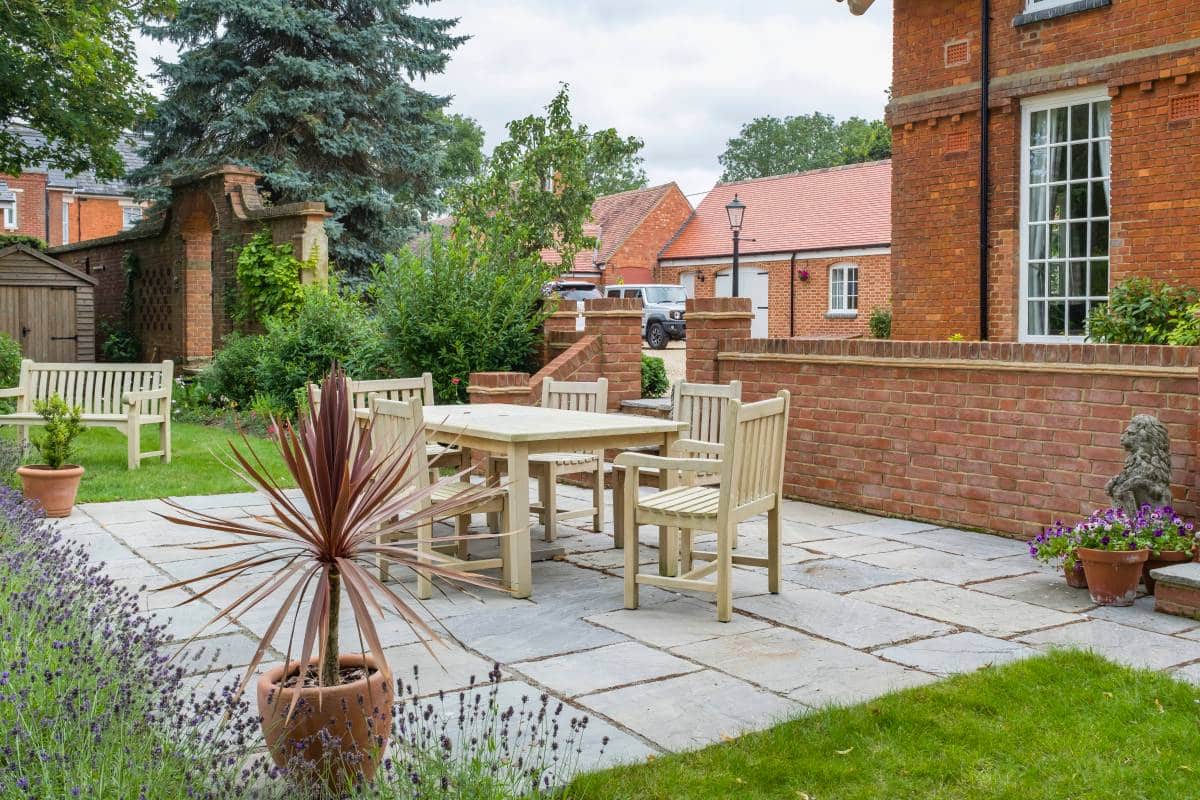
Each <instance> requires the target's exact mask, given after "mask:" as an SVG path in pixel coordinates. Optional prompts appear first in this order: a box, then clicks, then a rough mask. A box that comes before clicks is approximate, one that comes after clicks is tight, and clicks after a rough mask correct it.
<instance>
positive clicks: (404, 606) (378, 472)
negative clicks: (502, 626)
mask: <svg viewBox="0 0 1200 800" xmlns="http://www.w3.org/2000/svg"><path fill="white" fill-rule="evenodd" d="M320 398H321V399H320V402H319V403H314V402H312V400H313V397H312V396H311V395H310V398H309V401H310V407H311V408H314V409H315V410H314V412H313V413H312V414H309V415H307V416H305V417H304V418H302V419H301V420H299V421H298V422H297V423H296V424H295V425H293V424H292V423H290V422H284V423H283V424H282V425H279V424H278V423H275V422H274V421H273V424H275V425H276V429H277V431H278V434H277V437H276V441H277V443H278V447H279V451H280V453H281V454H282V455H283V460H284V462H285V463H286V465H287V468H288V472H290V473H291V476H292V478H293V479H294V480H295V481H296V485H297V486H299V489H300V493H301V495H303V497H304V500H305V501H306V502H307V506H308V509H309V511H305V510H304V509H303V508H302V507H301V506H300V505H299V504H297V502H296V501H294V500H293V499H292V498H291V497H290V496H289V495H288V493H287V492H286V491H285V490H284V488H283V487H282V486H280V485H279V483H278V482H277V481H275V480H274V479H272V478H271V477H270V473H269V471H268V470H267V469H266V468H265V466H264V465H263V463H262V461H260V460H259V459H258V457H257V456H256V455H255V454H254V453H253V450H252V449H250V447H249V442H248V441H246V440H245V437H244V436H243V441H244V442H245V444H246V446H247V449H248V450H249V453H250V455H249V456H247V455H246V454H244V453H243V452H241V451H240V450H239V449H238V448H237V447H236V446H234V445H233V444H232V443H230V450H231V451H232V453H233V458H234V460H235V461H236V462H237V466H238V467H240V472H241V474H242V475H243V477H244V478H245V479H246V480H247V481H248V482H249V483H250V484H251V485H252V486H254V487H255V488H256V489H258V490H259V491H260V492H262V493H263V494H265V495H266V497H267V499H268V501H269V503H270V506H271V509H272V512H273V513H272V514H268V515H260V516H253V517H250V518H248V519H245V520H241V519H235V520H229V519H223V518H221V517H216V516H213V515H211V514H207V513H204V512H202V511H194V510H191V509H187V508H185V507H183V506H181V505H179V504H177V503H170V501H168V502H169V503H170V504H171V505H172V506H173V507H174V508H175V509H177V510H178V511H179V512H181V514H180V516H174V515H166V514H164V515H160V516H162V517H163V518H164V519H166V520H168V521H169V522H174V523H177V524H180V525H188V526H191V527H195V528H204V529H206V530H213V531H224V532H226V533H231V534H235V535H237V536H240V537H244V538H245V541H237V542H229V543H220V544H210V545H198V546H197V548H196V549H203V550H220V549H227V548H235V547H252V546H255V545H263V544H266V545H269V546H271V547H270V550H269V551H268V552H267V553H266V554H262V553H256V554H255V555H252V556H249V557H247V558H244V559H241V560H238V561H236V562H234V563H231V564H228V565H226V566H223V567H219V568H217V569H213V570H211V571H209V572H207V573H205V574H204V575H200V576H198V577H195V578H189V579H187V580H182V581H179V582H177V583H173V584H170V585H169V586H164V587H162V590H167V589H172V588H177V587H181V586H188V585H192V584H197V583H203V582H206V581H216V582H215V583H213V585H211V586H208V587H207V588H205V589H203V590H200V591H198V592H197V593H196V595H195V596H194V597H192V598H190V599H189V600H188V601H185V602H191V601H192V600H198V599H200V598H201V597H204V596H205V595H207V594H209V593H210V592H212V591H213V590H215V589H217V588H219V587H221V586H224V585H225V584H227V583H229V582H230V581H232V580H234V579H236V578H238V577H240V576H243V575H246V574H248V573H249V572H250V571H251V570H258V569H259V568H261V567H264V566H267V565H275V566H277V569H275V570H274V571H273V572H270V573H269V574H266V575H265V576H264V577H263V578H262V580H260V581H258V582H257V583H256V584H255V585H254V586H253V587H252V588H251V589H249V590H248V591H246V592H245V593H243V594H242V595H241V596H240V597H238V598H237V599H236V600H235V601H234V602H232V603H230V604H229V605H228V606H226V607H225V608H223V609H221V610H220V611H219V612H218V613H217V615H216V616H215V617H214V618H213V619H212V621H210V622H209V623H208V625H206V626H205V628H207V627H208V626H210V625H212V624H213V623H215V622H217V621H218V620H220V619H222V618H224V617H227V616H228V617H233V616H236V615H238V614H242V613H245V612H246V611H247V610H249V609H252V608H257V607H259V606H261V605H263V604H264V603H269V602H271V601H272V598H275V597H279V596H282V597H283V600H282V602H279V610H278V612H277V613H276V614H275V616H274V618H273V619H272V620H271V623H270V625H268V626H267V629H266V631H265V632H264V634H263V637H262V640H261V641H260V642H259V645H258V648H257V650H256V651H255V654H254V658H253V659H252V660H251V662H250V665H249V666H248V667H247V668H246V675H245V677H244V678H243V679H242V683H241V687H240V689H239V691H241V690H244V689H245V687H246V684H247V683H248V682H249V681H250V678H251V676H252V675H253V674H254V670H255V669H256V668H257V667H258V665H259V664H260V663H261V662H262V660H263V657H264V655H265V653H266V650H267V648H268V646H269V645H270V643H271V642H272V640H273V639H274V638H275V635H276V634H277V633H278V632H279V630H280V628H282V627H283V626H284V624H285V622H286V621H287V619H288V617H289V615H293V621H292V625H291V630H290V633H289V637H288V650H287V662H286V663H289V664H290V663H292V660H293V654H292V646H293V644H294V643H295V638H296V636H295V634H296V630H297V623H298V622H299V617H300V609H301V606H302V605H303V603H304V602H305V600H306V599H308V598H309V597H311V598H312V604H311V606H310V608H309V611H308V614H307V619H306V622H305V624H304V626H303V640H302V642H303V643H302V645H301V647H300V651H299V653H298V654H297V656H296V657H297V658H298V659H299V662H300V664H301V665H305V664H309V663H310V662H311V655H312V653H313V649H314V647H315V648H316V663H317V664H318V665H319V669H318V670H317V673H318V674H317V681H318V683H317V685H318V686H334V685H336V684H338V683H339V682H340V678H341V676H340V671H339V667H338V617H339V614H340V611H341V598H342V594H343V593H344V594H345V596H346V599H348V600H349V601H350V606H351V608H352V609H353V612H354V622H355V626H356V628H357V632H358V635H359V641H360V642H365V643H366V646H367V648H368V650H369V652H370V653H371V654H372V655H374V656H375V661H376V664H377V665H378V666H379V668H380V669H381V670H383V672H384V674H385V675H386V676H387V679H388V680H389V681H390V680H391V679H392V676H391V670H390V669H389V668H388V665H387V661H386V660H385V659H384V656H383V646H382V645H381V644H380V640H379V635H378V632H377V631H376V629H375V623H374V620H373V619H372V614H374V615H376V616H379V617H382V616H383V613H384V611H383V609H384V607H385V606H389V605H390V606H391V608H392V609H394V610H395V611H396V613H397V614H399V615H400V617H401V618H402V619H404V621H405V622H406V623H408V625H409V626H411V627H412V628H413V629H414V630H415V631H417V633H418V634H422V635H423V636H424V637H425V638H426V639H436V638H437V635H436V634H435V633H434V631H433V630H432V629H431V628H430V627H429V626H428V625H427V624H426V623H425V622H424V621H423V620H422V619H421V618H420V617H419V616H418V615H417V614H416V612H415V611H414V610H413V608H412V607H411V606H410V605H409V604H408V603H407V602H405V600H404V599H403V598H401V597H400V596H399V595H398V594H396V592H395V591H394V590H393V589H392V588H391V587H389V586H388V585H387V584H385V583H384V582H383V581H382V580H380V579H379V578H378V577H377V574H376V573H375V571H374V570H373V569H372V567H373V566H374V565H375V564H376V561H377V559H379V558H383V559H386V560H388V561H390V562H391V563H393V564H395V565H398V566H407V567H410V568H412V569H420V570H421V571H424V572H426V573H427V574H429V576H430V577H431V578H437V577H440V578H444V579H448V580H451V581H455V582H459V583H466V584H473V585H475V586H480V587H483V588H488V589H500V588H501V587H500V585H499V584H498V583H497V582H496V581H495V580H492V579H489V578H486V577H481V576H477V575H473V574H471V573H469V572H464V571H462V570H457V569H454V568H453V567H448V566H445V565H444V564H442V563H439V561H438V557H437V556H436V555H435V556H428V555H427V556H425V557H424V558H422V557H421V555H419V554H418V553H417V551H416V550H415V549H414V548H413V547H412V542H411V539H410V540H409V541H408V542H403V541H401V542H396V541H388V538H389V536H390V535H393V534H398V533H402V532H407V531H415V530H417V528H418V527H419V526H421V525H424V524H431V523H432V522H433V521H434V520H437V519H443V518H445V517H447V516H450V515H451V514H452V513H453V512H455V511H456V510H460V509H462V508H463V507H464V506H468V505H471V504H474V503H475V502H477V501H479V500H483V499H487V498H489V497H492V496H494V495H495V494H496V493H497V492H499V491H500V489H498V488H496V487H494V486H483V485H476V486H473V487H472V488H470V489H465V490H463V491H462V492H460V493H458V494H456V495H455V496H454V497H451V498H449V499H446V500H442V501H440V502H433V501H432V496H433V491H434V489H435V488H436V486H437V484H434V485H432V486H428V487H426V488H424V489H421V488H418V486H417V480H416V478H417V474H418V473H417V470H418V469H420V468H423V467H424V463H423V461H422V460H418V461H417V462H414V458H416V457H417V456H418V455H420V456H423V455H424V453H423V452H422V453H420V454H418V453H417V451H416V442H417V439H416V438H415V437H414V438H413V439H412V440H410V441H408V442H401V443H400V444H398V445H396V446H395V447H394V448H392V449H389V450H383V451H381V450H379V449H373V448H372V447H371V423H370V422H368V423H367V424H366V426H365V427H362V428H359V425H358V421H357V420H356V419H355V413H354V407H353V403H352V398H351V396H350V392H349V390H348V388H347V384H346V376H345V374H344V373H343V372H342V370H341V369H340V368H339V367H337V366H336V365H335V366H334V367H333V368H332V370H331V371H330V373H329V375H328V376H327V377H326V378H325V380H324V382H323V384H322V386H321V389H320ZM461 477H462V474H460V475H456V476H454V477H452V478H447V479H445V480H447V481H452V480H456V479H459V478H461ZM456 538H457V537H456ZM462 538H473V537H462ZM381 601H382V603H381ZM202 632H203V629H202V630H201V631H200V632H198V633H197V636H198V635H199V634H200V633H202ZM301 669H302V674H301V676H300V684H299V685H301V686H303V684H304V674H303V669H304V668H303V667H302V668H301ZM295 696H296V699H299V697H300V693H299V692H297V693H296V695H295ZM293 708H294V703H293Z"/></svg>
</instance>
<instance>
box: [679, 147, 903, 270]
mask: <svg viewBox="0 0 1200 800" xmlns="http://www.w3.org/2000/svg"><path fill="white" fill-rule="evenodd" d="M734 193H736V194H737V196H738V198H739V199H740V200H741V201H742V202H743V203H745V204H746V215H745V218H744V220H743V223H742V244H741V252H742V253H743V254H746V255H750V254H753V253H788V252H793V251H797V250H831V249H840V248H847V247H878V246H885V245H889V244H891V241H892V162H891V161H873V162H868V163H866V164H851V165H848V166H844V167H831V168H829V169H819V170H813V171H811V172H796V173H792V174H790V175H776V176H772V177H769V178H755V179H754V180H748V181H737V182H734V183H719V184H717V185H716V186H715V187H713V190H712V191H711V192H709V193H708V195H707V196H706V197H705V198H704V200H703V201H702V202H701V203H700V206H699V207H698V208H697V209H696V213H695V214H694V215H693V216H692V219H691V220H690V221H689V222H688V223H687V225H685V226H684V228H683V230H681V231H680V232H679V233H678V234H677V235H676V236H675V238H674V239H673V240H671V241H670V242H668V243H667V246H666V247H664V248H663V251H662V253H661V254H660V256H659V257H660V258H662V259H674V258H707V257H713V256H727V255H730V254H731V253H732V251H733V242H732V234H731V232H730V230H729V217H728V216H727V214H726V212H725V205H726V204H727V203H728V202H729V201H730V200H732V199H733V195H734ZM748 239H753V240H754V241H747V240H748Z"/></svg>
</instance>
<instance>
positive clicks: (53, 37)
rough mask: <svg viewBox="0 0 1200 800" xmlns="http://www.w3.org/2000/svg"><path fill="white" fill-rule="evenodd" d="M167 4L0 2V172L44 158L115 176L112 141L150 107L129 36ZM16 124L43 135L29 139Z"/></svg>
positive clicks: (118, 170) (70, 168)
mask: <svg viewBox="0 0 1200 800" xmlns="http://www.w3.org/2000/svg"><path fill="white" fill-rule="evenodd" d="M168 9H169V0H59V1H58V2H48V0H7V2H5V3H3V4H0V28H2V29H3V31H4V36H3V37H2V38H0V173H8V174H13V175H15V174H19V173H21V172H24V171H25V170H26V169H28V168H29V167H32V166H34V165H36V164H38V163H41V162H47V163H49V164H50V165H51V166H53V167H58V168H60V169H64V170H66V171H67V172H83V171H84V170H88V169H92V170H95V172H96V174H97V175H98V176H100V177H101V178H116V177H120V176H121V174H122V173H123V172H124V163H123V161H122V159H121V156H120V154H119V153H118V152H117V149H116V144H117V142H118V141H119V140H120V138H121V136H122V132H123V131H125V130H128V129H129V128H131V127H133V126H134V124H135V122H137V120H138V119H139V118H140V117H141V116H142V115H143V114H144V113H145V112H146V110H147V109H148V108H149V106H150V103H151V100H152V97H151V95H150V94H149V92H148V91H147V87H146V84H145V82H144V81H143V80H142V79H141V78H140V77H139V76H138V73H137V56H136V53H135V51H134V45H133V37H132V31H133V28H134V27H135V26H136V25H138V24H139V22H140V21H141V20H142V19H143V18H146V17H148V16H153V15H157V14H161V13H164V12H166V11H167V10H168ZM18 120H21V121H23V122H25V123H28V124H29V125H30V126H32V127H33V128H35V129H36V130H37V131H38V132H40V133H41V134H42V137H44V138H43V139H42V140H41V141H25V140H23V139H22V137H21V136H19V135H18V134H17V132H16V131H15V130H13V128H12V125H13V124H14V123H15V122H17V121H18Z"/></svg>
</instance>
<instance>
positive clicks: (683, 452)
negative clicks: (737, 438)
mask: <svg viewBox="0 0 1200 800" xmlns="http://www.w3.org/2000/svg"><path fill="white" fill-rule="evenodd" d="M671 455H672V456H673V457H676V458H690V457H693V456H697V455H704V456H705V457H708V458H713V459H719V458H720V457H721V456H723V455H725V445H723V444H717V443H715V442H703V441H701V440H699V439H679V440H677V441H676V442H675V443H674V444H672V445H671Z"/></svg>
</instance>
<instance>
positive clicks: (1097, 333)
mask: <svg viewBox="0 0 1200 800" xmlns="http://www.w3.org/2000/svg"><path fill="white" fill-rule="evenodd" d="M1197 302H1200V292H1197V291H1196V290H1195V289H1193V288H1191V287H1187V286H1172V285H1171V284H1168V283H1155V282H1154V281H1152V280H1150V279H1149V278H1126V279H1125V280H1123V281H1121V282H1120V283H1118V284H1117V285H1116V286H1114V287H1113V288H1112V291H1111V292H1110V293H1109V297H1108V304H1107V305H1103V306H1096V307H1095V308H1093V309H1092V313H1091V314H1090V315H1089V316H1088V338H1089V339H1091V340H1092V341H1094V342H1105V343H1107V344H1171V343H1172V342H1171V334H1172V333H1173V332H1174V331H1175V330H1176V328H1182V330H1181V332H1180V334H1179V336H1178V337H1177V338H1180V339H1184V340H1186V338H1187V336H1188V335H1189V334H1188V331H1189V330H1190V329H1191V328H1193V327H1194V326H1195V325H1196V322H1195V319H1194V316H1195V315H1194V314H1193V313H1192V312H1191V307H1192V306H1194V305H1196V304H1197ZM1178 343H1182V342H1178Z"/></svg>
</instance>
